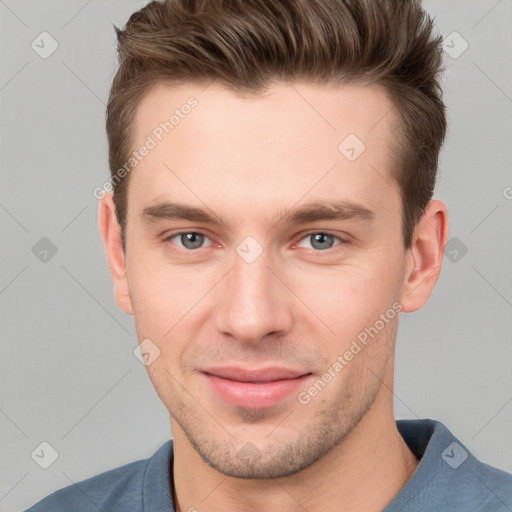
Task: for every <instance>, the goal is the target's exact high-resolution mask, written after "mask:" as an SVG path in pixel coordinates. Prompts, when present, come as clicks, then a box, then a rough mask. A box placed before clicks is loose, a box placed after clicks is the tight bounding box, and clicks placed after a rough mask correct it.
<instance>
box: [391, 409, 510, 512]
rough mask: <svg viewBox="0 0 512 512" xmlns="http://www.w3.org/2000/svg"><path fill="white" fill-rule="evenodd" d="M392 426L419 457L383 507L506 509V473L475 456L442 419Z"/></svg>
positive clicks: (507, 500)
mask: <svg viewBox="0 0 512 512" xmlns="http://www.w3.org/2000/svg"><path fill="white" fill-rule="evenodd" d="M397 427H398V430H399V431H400V433H401V435H402V436H403V438H404V440H405V441H406V442H407V444H408V445H409V447H410V448H411V450H412V451H413V452H414V453H415V454H416V456H417V457H418V458H420V463H419V465H418V467H417V468H416V471H415V473H414V474H413V476H412V477H411V479H410V480H409V482H407V484H406V485H405V487H404V488H403V489H402V491H401V492H400V493H399V495H398V496H397V498H396V500H394V501H393V502H392V503H391V505H392V506H391V507H390V508H389V509H386V512H388V511H389V512H391V510H399V509H398V508H395V507H396V506H397V505H400V506H403V507H404V508H403V510H409V509H412V510H417V511H423V510H425V511H427V510H450V511H453V512H455V511H467V510H471V511H475V512H477V511H481V512H484V511H493V512H499V511H510V510H512V475H511V474H510V473H507V472H505V471H502V470H500V469H497V468H495V467H492V466H489V465H488V464H485V463H483V462H481V461H479V460H478V459H477V458H476V457H475V456H474V455H473V454H472V453H471V452H470V451H469V449H468V448H467V447H466V446H464V444H463V443H462V442H461V441H459V440H458V439H457V438H456V437H455V436H454V435H453V434H452V433H451V432H450V430H448V428H447V427H446V426H445V425H443V424H442V423H440V422H439V421H435V420H431V419H425V420H401V421H398V422H397ZM409 507H410V508H409ZM436 507H437V508H436Z"/></svg>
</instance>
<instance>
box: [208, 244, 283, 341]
mask: <svg viewBox="0 0 512 512" xmlns="http://www.w3.org/2000/svg"><path fill="white" fill-rule="evenodd" d="M270 264H271V262H270V261H269V258H268V257H267V256H266V254H265V252H264V253H263V254H262V255H260V256H259V258H258V259H257V260H256V261H254V262H252V263H248V262H246V261H245V260H244V259H243V258H241V257H240V256H238V254H235V255H234V265H233V268H232V270H231V272H229V274H228V275H227V276H226V278H225V279H223V280H222V286H221V287H220V289H219V290H218V295H217V299H218V300H217V302H216V327H217V329H218V332H220V333H221V334H222V335H224V336H230V337H232V338H234V339H236V340H237V341H239V342H242V343H257V342H259V341H261V340H263V339H264V338H266V337H268V336H270V335H273V336H283V335H284V334H286V333H288V332H289V330H290V328H291V326H292V324H293V304H292V302H293V295H292V294H291V293H290V291H289V290H287V289H286V287H285V286H284V285H283V283H282V282H280V280H279V279H278V278H277V277H276V275H278V274H279V272H278V269H276V268H270V267H269V265H270ZM274 267H275V266H274Z"/></svg>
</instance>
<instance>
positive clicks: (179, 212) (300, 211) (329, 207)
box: [141, 201, 375, 226]
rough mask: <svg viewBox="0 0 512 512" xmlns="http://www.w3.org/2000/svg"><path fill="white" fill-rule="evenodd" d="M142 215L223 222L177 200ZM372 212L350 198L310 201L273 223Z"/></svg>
mask: <svg viewBox="0 0 512 512" xmlns="http://www.w3.org/2000/svg"><path fill="white" fill-rule="evenodd" d="M141 217H142V219H143V220H144V221H145V222H149V223H153V222H159V221H161V220H177V219H180V220H188V221H192V222H200V223H204V224H211V225H214V226H226V223H225V222H223V221H222V220H221V219H220V218H219V217H218V216H217V215H215V214H214V213H209V212H208V211H207V210H206V209H203V208H198V207H195V206H188V205H185V204H180V203H170V202H164V203H159V204H156V205H153V206H148V207H146V208H144V209H143V210H142V212H141ZM374 218H375V213H374V212H373V211H371V210H370V209H368V208H367V207H366V206H364V205H362V204H359V203H354V202H352V201H327V202H314V203H309V204H306V205H304V206H301V207H299V208H292V209H285V210H283V211H281V214H280V215H279V217H278V219H277V220H276V221H275V222H274V223H273V225H274V226H275V225H276V224H279V223H281V222H283V221H284V222H287V223H289V224H307V223H309V222H315V221H319V220H360V221H372V220H373V219H374Z"/></svg>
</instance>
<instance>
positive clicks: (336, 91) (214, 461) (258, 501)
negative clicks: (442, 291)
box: [30, 0, 512, 512]
mask: <svg viewBox="0 0 512 512" xmlns="http://www.w3.org/2000/svg"><path fill="white" fill-rule="evenodd" d="M118 35H119V55H120V67H119V70H118V72H117V74H116V77H115V78H114V82H113V86H112V90H111V95H110V100H109V105H108V113H107V114H108V116H107V134H108V138H109V151H110V153H109V157H110V168H111V172H112V177H111V182H112V185H113V194H110V192H109V191H100V192H101V193H99V194H98V195H99V196H101V202H100V210H99V223H100V229H101V232H102V236H103V240H104V242H105V247H106V251H107V255H108V260H109V265H110V270H111V273H112V276H113V280H114V284H115V295H116V300H117V303H118V305H119V306H120V307H121V308H122V309H123V310H124V311H125V312H126V313H129V314H133V315H134V317H135V322H136V328H137V334H138V339H139V342H140V346H141V352H142V354H143V355H144V358H145V363H146V366H147V370H148V374H149V377H150V379H151V381H152V383H153V385H154V386H155V389H156V391H157V393H158V394H159V396H160V398H161V399H162V401H163V403H164V404H165V406H166V407H167V409H168V411H169V413H170V421H171V429H172V434H173V440H172V441H169V442H168V443H166V444H165V445H163V446H162V447H161V448H160V449H159V450H158V451H157V452H156V453H155V454H154V455H153V456H152V457H150V458H149V459H147V460H144V461H138V462H134V463H132V464H129V465H127V466H123V467H121V468H117V469H114V470H112V471H109V472H107V473H104V474H101V475H98V476H96V477H93V478H91V479H89V480H86V481H83V482H80V483H78V484H76V485H73V486H69V487H67V488H65V489H62V490H60V491H57V492H56V493H54V494H52V495H51V496H49V497H47V498H46V499H44V500H42V501H41V502H39V503H38V504H36V505H34V506H33V507H32V508H31V509H30V511H33V512H36V511H50V510H51V511H64V510H69V511H85V510H101V511H109V512H111V511H123V512H125V511H136V510H137V511H139V510H144V511H171V510H175V511H196V510H197V511H203V510H204V511H208V512H216V511H223V512H231V511H240V510H244V511H246V510H251V511H252V510H254V511H256V510H257V511H259V510H264V511H270V510H280V511H298V510H307V511H309V512H315V511H323V510H340V511H363V510H364V511H381V510H385V511H386V512H390V511H398V510H414V511H420V510H421V511H427V510H428V511H431V510H435V511H445V510H446V511H458V510H460V511H462V510H464V511H468V510H471V511H480V510H481V511H484V510H485V511H498V510H500V511H501V510H503V511H505V510H512V491H511V489H512V487H511V485H512V476H511V475H509V474H507V473H505V472H503V471H500V470H498V469H495V468H491V467H490V466H487V465H485V464H483V463H481V462H479V461H478V460H477V459H475V457H474V456H473V455H472V454H471V453H469V451H468V450H467V448H465V447H464V446H463V444H462V443H461V442H459V441H458V440H457V439H456V438H455V437H454V436H453V435H452V434H451V432H450V431H449V430H448V429H447V428H446V427H445V426H444V425H442V424H441V423H439V422H437V421H434V420H428V419H426V420H403V421H395V419H394V415H393V393H392V389H393V371H394V357H393V356H394V347H395V340H396V334H397V328H398V319H399V316H400V314H401V313H409V312H413V311H416V310H418V309H419V308H421V307H422V306H423V305H424V304H425V303H426V302H427V300H428V298H429V296H430V294H431V292H432V290H433V288H434V286H435V284H436V282H437V279H438V277H439V273H440V270H441V265H442V259H443V247H444V245H445V244H446V240H447V233H448V220H447V211H446V207H445V205H444V204H443V203H441V202H440V201H437V200H432V194H433V190H434V185H435V177H436V171H437V161H438V155H439V151H440V148H441V145H442V142H443V139H444V134H445V129H446V121H445V114H444V106H443V103H442V99H441V92H440V89H439V72H440V66H441V53H440V51H441V50H440V41H439V38H437V37H436V36H435V35H434V34H433V24H432V22H431V20H430V19H429V18H428V16H427V15H426V14H425V13H424V12H423V11H422V9H421V6H420V5H419V2H417V1H413V0H410V1H407V2H406V1H403V0H386V1H382V2H373V1H370V0H359V1H347V0H307V1H306V0H303V1H299V0H295V1H293V0H275V1H273V2H265V1H263V0H244V1H242V0H239V1H232V2H226V1H222V0H204V1H198V2H188V1H186V0H171V1H167V2H152V3H150V4H149V5H147V6H145V7H144V8H142V9H141V10H140V11H139V12H137V13H135V14H133V15H132V17H131V18H130V20H129V22H128V24H127V25H126V27H125V29H124V30H122V31H119V33H118Z"/></svg>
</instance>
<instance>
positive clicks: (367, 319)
mask: <svg viewBox="0 0 512 512" xmlns="http://www.w3.org/2000/svg"><path fill="white" fill-rule="evenodd" d="M295 282H296V284H297V295H298V296H299V297H301V299H302V301H303V302H304V304H305V305H307V306H308V308H307V309H309V310H310V313H311V314H310V313H308V311H307V310H306V309H305V310H304V312H305V315H306V316H307V317H308V318H310V319H311V320H310V324H311V322H313V323H315V324H317V326H318V327H316V330H318V329H320V328H322V325H323V327H324V328H325V329H324V330H325V333H326V335H327V337H330V336H329V334H331V335H332V338H333V339H334V340H336V341H335V343H336V344H337V345H340V346H339V347H338V348H340V349H341V348H343V345H344V344H350V342H351V340H353V339H355V338H356V337H357V336H358V334H359V333H360V332H362V331H364V329H365V328H367V327H370V326H372V325H374V324H375V322H376V321H377V320H378V319H379V318H380V315H381V314H386V312H387V311H388V310H390V308H391V309H392V311H391V313H392V315H388V317H389V316H392V317H393V318H394V316H395V310H396V308H397V305H396V304H395V303H397V300H398V298H399V297H400V295H399V286H398V283H399V282H400V272H399V265H398V262H397V261H394V262H391V261H389V260H388V261H387V262H386V260H385V258H383V257H382V258H381V257H376V258H375V259H374V261H372V262H368V263H366V264H363V263H361V264H357V265H356V264H350V265H345V266H342V267H338V268H336V269H334V268H330V269H328V271H325V272H318V271H315V272H313V271H312V272H311V273H310V274H309V275H308V273H307V272H303V273H301V276H300V278H298V279H295ZM393 304H395V309H393ZM379 325H380V323H379ZM322 329H323V328H322Z"/></svg>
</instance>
